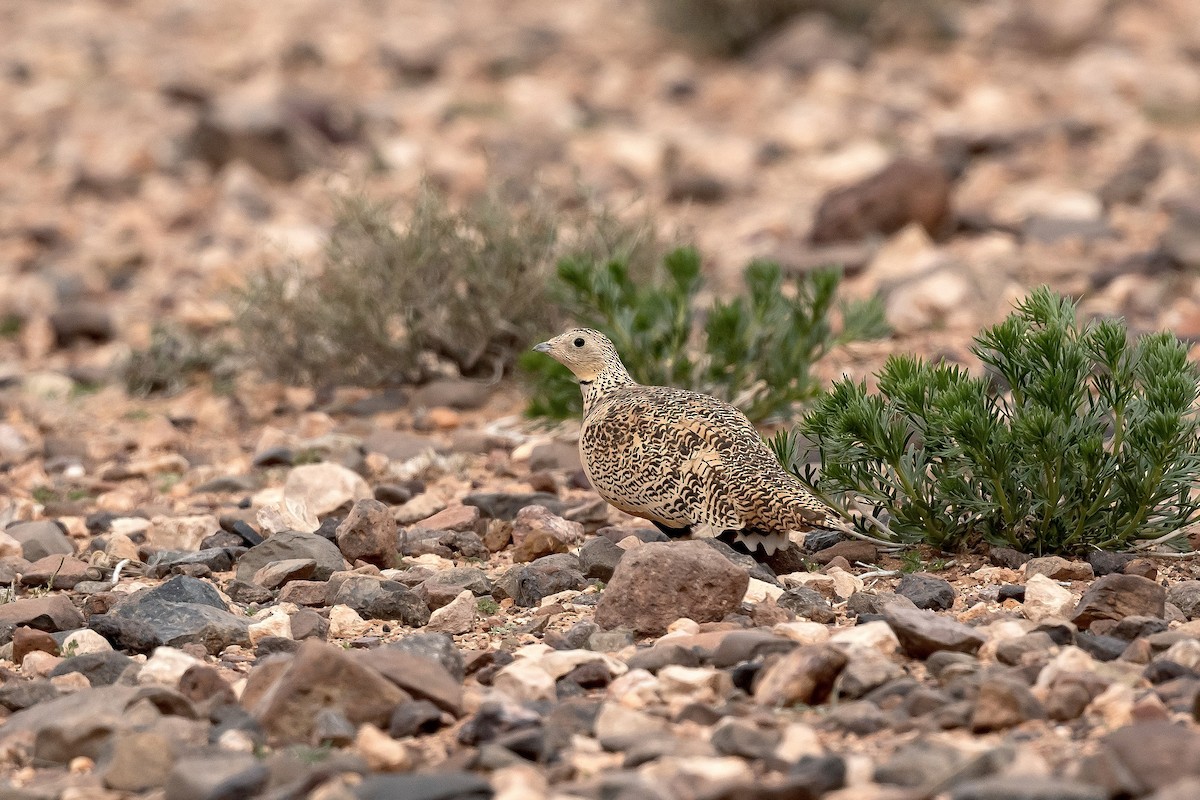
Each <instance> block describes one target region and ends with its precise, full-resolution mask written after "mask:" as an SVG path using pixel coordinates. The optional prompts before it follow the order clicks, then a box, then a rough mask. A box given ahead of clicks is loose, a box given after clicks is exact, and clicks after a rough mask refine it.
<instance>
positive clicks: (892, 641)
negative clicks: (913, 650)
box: [829, 620, 900, 656]
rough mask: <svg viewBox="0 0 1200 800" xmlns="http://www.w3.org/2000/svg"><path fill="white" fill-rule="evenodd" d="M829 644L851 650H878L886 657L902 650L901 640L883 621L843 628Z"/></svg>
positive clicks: (832, 637) (833, 636) (836, 632)
mask: <svg viewBox="0 0 1200 800" xmlns="http://www.w3.org/2000/svg"><path fill="white" fill-rule="evenodd" d="M829 643H830V644H836V645H840V646H842V647H846V648H848V649H851V650H853V649H854V648H858V647H862V648H866V649H869V650H876V651H878V652H880V653H882V654H884V655H885V656H890V655H891V654H892V653H895V652H896V651H897V650H899V649H900V640H899V639H897V638H896V634H895V632H893V631H892V627H891V626H890V625H888V624H887V623H886V622H884V621H882V620H876V621H874V622H868V623H866V624H863V625H855V626H854V627H853V628H841V629H839V630H837V631H835V632H834V634H833V635H832V636H830V637H829Z"/></svg>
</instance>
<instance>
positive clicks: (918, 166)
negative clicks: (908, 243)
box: [810, 158, 950, 244]
mask: <svg viewBox="0 0 1200 800" xmlns="http://www.w3.org/2000/svg"><path fill="white" fill-rule="evenodd" d="M949 220H950V179H949V178H948V177H947V176H946V172H945V170H943V169H942V168H941V167H940V166H938V165H937V164H933V163H929V162H926V161H917V160H915V159H911V158H899V159H897V160H895V161H893V162H892V163H891V164H888V165H887V166H886V167H884V168H883V169H882V170H880V171H879V172H877V173H875V174H874V175H871V176H870V177H867V178H865V179H863V180H862V181H859V182H858V183H856V184H853V185H851V186H845V187H842V188H840V189H835V190H833V191H832V192H830V193H829V194H827V195H825V198H824V199H823V200H821V205H820V206H819V207H818V209H817V216H816V221H815V222H814V223H813V228H812V233H811V234H810V237H811V239H812V242H813V244H829V243H832V242H844V241H855V240H858V239H862V238H864V237H866V236H868V235H870V234H884V235H887V234H890V233H895V232H896V231H898V230H900V229H901V228H903V227H904V226H905V225H908V224H910V223H913V222H916V223H918V224H920V225H921V227H923V228H925V230H926V231H928V232H929V234H930V235H931V236H937V235H939V234H941V233H942V232H943V231H944V229H945V227H946V225H947V223H948V222H949Z"/></svg>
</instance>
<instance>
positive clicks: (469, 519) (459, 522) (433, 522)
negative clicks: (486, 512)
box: [420, 505, 483, 533]
mask: <svg viewBox="0 0 1200 800" xmlns="http://www.w3.org/2000/svg"><path fill="white" fill-rule="evenodd" d="M482 520H483V518H482V516H481V515H480V513H479V509H478V508H476V507H475V506H461V505H452V506H447V507H446V508H443V509H442V510H441V511H439V512H437V513H436V514H434V515H433V516H431V517H427V518H425V519H423V520H421V522H420V524H421V527H422V528H427V529H429V530H432V531H472V532H474V533H478V532H479V530H480V524H481V522H482Z"/></svg>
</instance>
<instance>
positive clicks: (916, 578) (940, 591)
mask: <svg viewBox="0 0 1200 800" xmlns="http://www.w3.org/2000/svg"><path fill="white" fill-rule="evenodd" d="M896 594H898V595H900V596H901V597H907V598H908V599H909V600H911V601H912V602H913V605H915V606H916V607H917V608H926V609H932V610H941V611H945V610H948V609H949V608H950V607H951V606H953V605H954V598H955V597H956V596H957V592H955V591H954V587H953V586H951V585H950V582H949V581H947V580H944V579H942V578H938V577H936V576H934V575H929V574H927V573H923V572H914V573H911V574H908V575H905V576H904V577H903V578H901V579H900V585H899V586H897V587H896Z"/></svg>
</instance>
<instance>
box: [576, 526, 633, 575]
mask: <svg viewBox="0 0 1200 800" xmlns="http://www.w3.org/2000/svg"><path fill="white" fill-rule="evenodd" d="M624 555H625V551H624V550H623V549H621V548H620V547H618V546H617V545H616V543H615V542H613V541H612V540H610V539H607V538H605V537H603V536H594V537H592V538H591V539H588V540H587V542H586V543H585V544H584V545H583V547H581V548H580V549H579V567H580V569H582V570H583V574H584V576H585V577H588V578H597V579H599V580H602V581H609V580H612V576H613V572H614V571H616V568H617V564H618V563H619V562H620V561H621V558H622V557H623V556H624Z"/></svg>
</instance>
